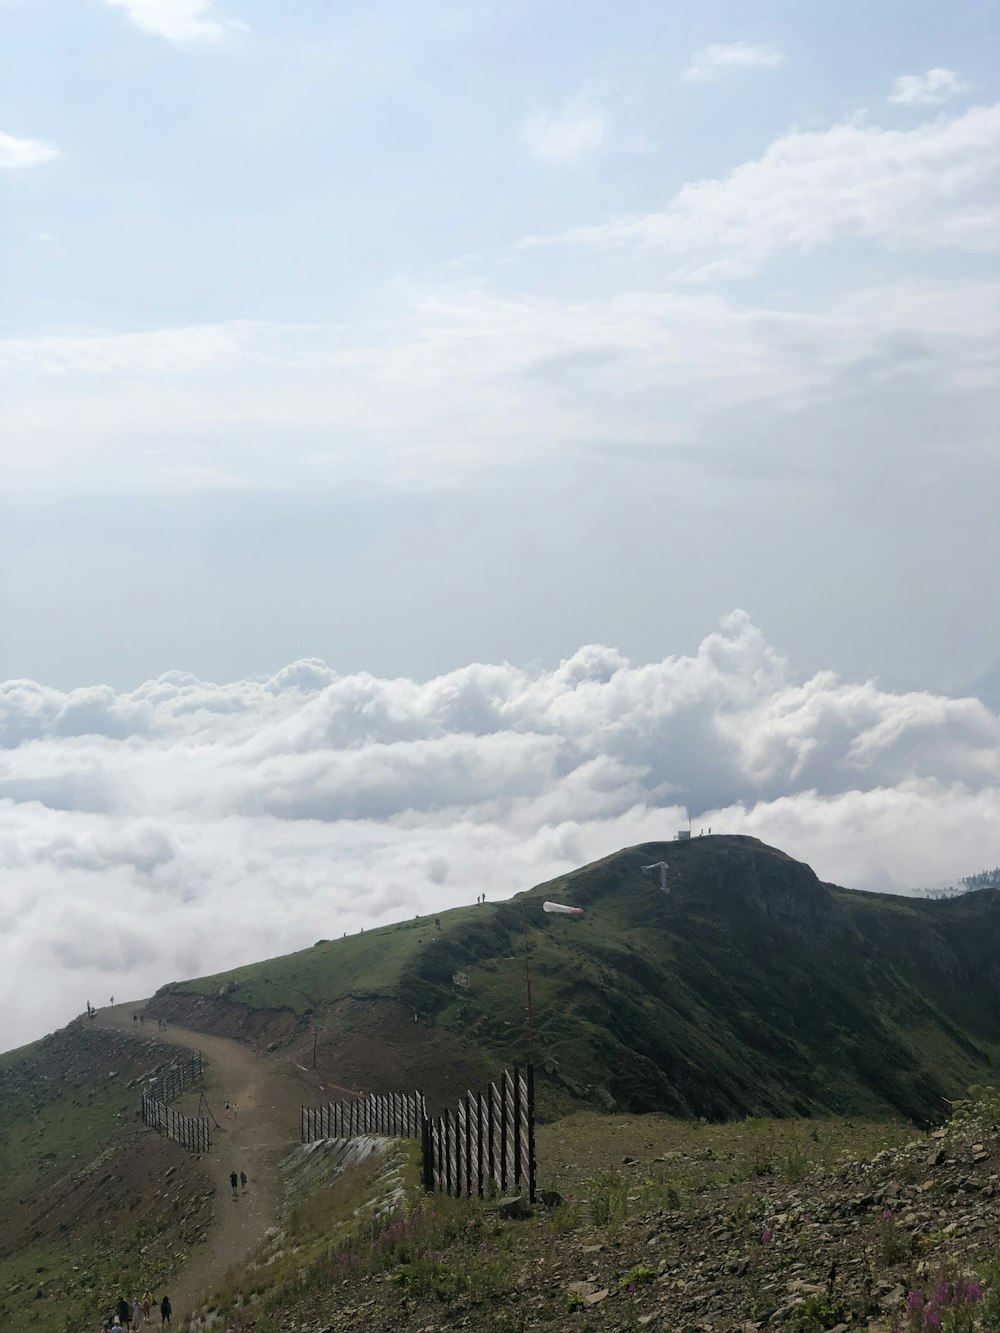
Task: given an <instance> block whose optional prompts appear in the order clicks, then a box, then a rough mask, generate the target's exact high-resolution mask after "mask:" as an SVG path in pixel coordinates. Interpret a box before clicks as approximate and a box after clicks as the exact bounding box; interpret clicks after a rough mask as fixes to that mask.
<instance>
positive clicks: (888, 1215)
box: [882, 1208, 892, 1222]
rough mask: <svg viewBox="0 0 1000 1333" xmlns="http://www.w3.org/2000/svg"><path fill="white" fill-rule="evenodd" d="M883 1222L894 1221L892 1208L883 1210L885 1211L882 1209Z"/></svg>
mask: <svg viewBox="0 0 1000 1333" xmlns="http://www.w3.org/2000/svg"><path fill="white" fill-rule="evenodd" d="M882 1221H883V1222H891V1221H892V1209H891V1208H883V1209H882Z"/></svg>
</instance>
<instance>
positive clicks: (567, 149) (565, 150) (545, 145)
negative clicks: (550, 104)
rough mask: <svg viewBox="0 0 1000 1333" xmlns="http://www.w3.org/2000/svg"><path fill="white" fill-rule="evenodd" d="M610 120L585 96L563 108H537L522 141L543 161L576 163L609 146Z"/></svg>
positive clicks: (528, 119) (524, 128) (523, 132)
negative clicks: (554, 109) (557, 109)
mask: <svg viewBox="0 0 1000 1333" xmlns="http://www.w3.org/2000/svg"><path fill="white" fill-rule="evenodd" d="M609 129H610V122H609V120H608V117H607V116H606V115H605V113H604V112H603V111H601V110H599V109H598V108H597V107H594V106H592V105H591V104H590V103H589V102H588V101H587V100H586V99H584V98H579V97H577V98H573V99H572V100H571V101H570V102H568V103H567V104H566V106H564V107H563V109H562V110H561V111H533V112H532V113H531V115H529V116H528V117H527V118H526V119H525V121H524V123H523V124H522V126H521V140H522V142H523V143H524V144H525V145H526V146H527V148H528V150H529V151H530V152H531V153H532V154H533V155H534V156H535V157H537V158H538V159H539V160H540V161H542V162H554V163H557V164H559V165H560V166H576V165H577V164H579V163H580V162H583V161H584V160H585V159H586V158H588V157H591V156H592V155H593V154H594V153H596V152H598V151H599V150H600V149H602V148H604V147H605V146H606V145H607V141H608V132H609Z"/></svg>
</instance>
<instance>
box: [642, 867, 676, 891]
mask: <svg viewBox="0 0 1000 1333" xmlns="http://www.w3.org/2000/svg"><path fill="white" fill-rule="evenodd" d="M669 868H670V867H669V866H668V865H667V863H666V861H654V862H653V864H652V865H651V866H643V867H642V873H643V874H644V875H651V874H652V873H653V871H654V870H658V871H659V872H660V892H661V893H669V892H670V890H669V889H668V888H667V871H668V870H669Z"/></svg>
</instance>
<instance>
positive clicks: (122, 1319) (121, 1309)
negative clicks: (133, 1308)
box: [115, 1296, 129, 1328]
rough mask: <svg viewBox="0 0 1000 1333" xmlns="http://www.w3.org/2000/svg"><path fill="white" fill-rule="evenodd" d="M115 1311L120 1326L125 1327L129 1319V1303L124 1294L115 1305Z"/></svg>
mask: <svg viewBox="0 0 1000 1333" xmlns="http://www.w3.org/2000/svg"><path fill="white" fill-rule="evenodd" d="M115 1313H116V1314H117V1316H118V1322H119V1323H120V1324H121V1326H122V1328H126V1327H127V1326H128V1321H129V1303H128V1301H127V1300H126V1299H125V1297H124V1296H123V1297H122V1298H121V1300H120V1301H119V1302H118V1304H117V1305H116V1306H115Z"/></svg>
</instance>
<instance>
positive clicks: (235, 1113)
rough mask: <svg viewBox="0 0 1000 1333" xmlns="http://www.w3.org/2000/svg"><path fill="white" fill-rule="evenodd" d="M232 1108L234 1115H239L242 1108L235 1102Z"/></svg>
mask: <svg viewBox="0 0 1000 1333" xmlns="http://www.w3.org/2000/svg"><path fill="white" fill-rule="evenodd" d="M232 1108H233V1115H239V1113H240V1108H239V1107H238V1106H237V1105H236V1103H235V1102H233V1103H232Z"/></svg>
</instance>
